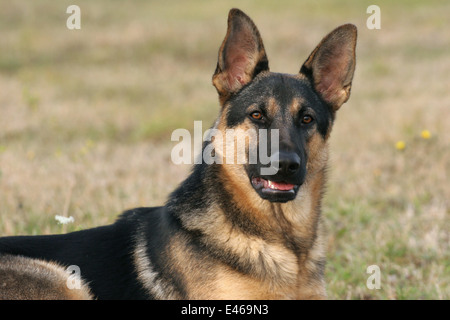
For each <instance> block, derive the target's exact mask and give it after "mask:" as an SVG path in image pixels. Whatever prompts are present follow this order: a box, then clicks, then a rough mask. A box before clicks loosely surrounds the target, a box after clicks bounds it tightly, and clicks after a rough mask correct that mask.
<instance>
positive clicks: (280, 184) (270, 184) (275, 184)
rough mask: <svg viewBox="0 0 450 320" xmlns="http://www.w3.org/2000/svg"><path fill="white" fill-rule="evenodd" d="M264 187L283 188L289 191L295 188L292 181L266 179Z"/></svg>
mask: <svg viewBox="0 0 450 320" xmlns="http://www.w3.org/2000/svg"><path fill="white" fill-rule="evenodd" d="M264 188H270V189H276V190H282V191H287V190H291V189H293V188H294V185H293V184H290V183H283V182H274V181H267V180H265V181H264Z"/></svg>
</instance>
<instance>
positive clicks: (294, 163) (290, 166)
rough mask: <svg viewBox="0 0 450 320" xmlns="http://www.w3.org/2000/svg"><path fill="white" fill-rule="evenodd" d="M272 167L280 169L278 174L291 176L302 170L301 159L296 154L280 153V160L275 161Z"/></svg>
mask: <svg viewBox="0 0 450 320" xmlns="http://www.w3.org/2000/svg"><path fill="white" fill-rule="evenodd" d="M272 165H273V166H274V167H276V168H278V174H281V175H284V176H291V175H294V174H296V173H297V172H298V170H299V169H300V157H299V156H298V154H296V153H295V152H280V153H279V154H278V160H273V162H272Z"/></svg>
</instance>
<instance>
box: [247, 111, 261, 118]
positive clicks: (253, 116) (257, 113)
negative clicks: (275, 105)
mask: <svg viewBox="0 0 450 320" xmlns="http://www.w3.org/2000/svg"><path fill="white" fill-rule="evenodd" d="M250 117H252V118H253V119H255V120H261V119H262V117H263V115H262V113H261V112H259V111H255V112H252V113H251V114H250Z"/></svg>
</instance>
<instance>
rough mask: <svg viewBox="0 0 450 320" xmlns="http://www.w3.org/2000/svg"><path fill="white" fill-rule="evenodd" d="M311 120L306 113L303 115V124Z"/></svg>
mask: <svg viewBox="0 0 450 320" xmlns="http://www.w3.org/2000/svg"><path fill="white" fill-rule="evenodd" d="M312 121H313V117H311V116H308V115H306V116H303V118H302V123H303V124H310V123H311V122H312Z"/></svg>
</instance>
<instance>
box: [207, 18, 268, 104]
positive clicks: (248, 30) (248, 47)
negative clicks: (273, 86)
mask: <svg viewBox="0 0 450 320" xmlns="http://www.w3.org/2000/svg"><path fill="white" fill-rule="evenodd" d="M268 70H269V62H268V59H267V55H266V51H265V49H264V44H263V41H262V39H261V36H260V34H259V31H258V29H257V27H256V25H255V24H254V23H253V21H252V20H251V19H250V18H249V17H248V16H247V15H246V14H245V13H244V12H242V11H241V10H239V9H231V10H230V12H229V14H228V29H227V33H226V36H225V39H224V40H223V42H222V45H221V46H220V49H219V55H218V59H217V67H216V71H215V72H214V75H213V84H214V86H215V87H216V89H217V92H218V94H219V99H220V101H221V104H222V105H223V104H224V103H225V101H226V100H228V99H229V98H230V96H231V95H232V94H234V93H236V92H238V91H239V90H240V89H241V88H242V87H243V86H245V85H246V84H248V83H249V82H250V81H252V80H253V79H254V78H255V77H256V76H257V75H258V74H259V73H260V72H262V71H268Z"/></svg>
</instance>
